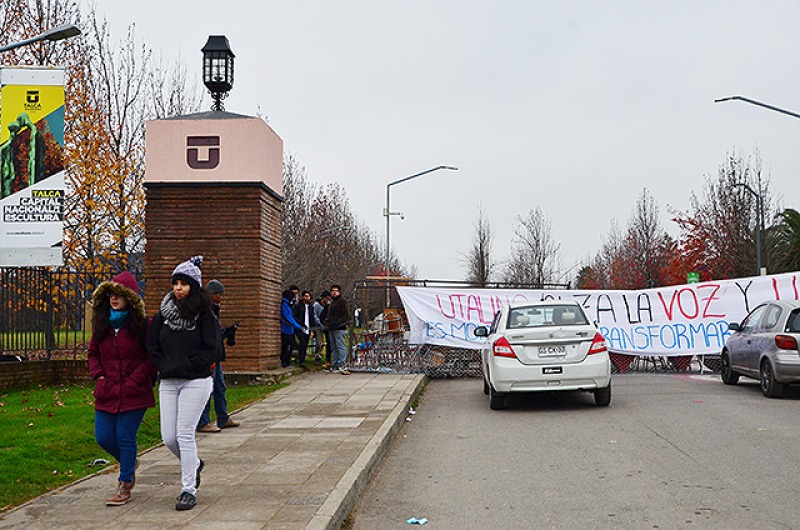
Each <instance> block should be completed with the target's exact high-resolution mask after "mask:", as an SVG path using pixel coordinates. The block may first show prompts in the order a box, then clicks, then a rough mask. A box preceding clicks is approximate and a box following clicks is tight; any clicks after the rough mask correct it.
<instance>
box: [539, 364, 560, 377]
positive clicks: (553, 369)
mask: <svg viewBox="0 0 800 530" xmlns="http://www.w3.org/2000/svg"><path fill="white" fill-rule="evenodd" d="M562 372H563V370H562V368H561V367H560V366H545V367H544V368H542V374H544V375H553V374H560V373H562Z"/></svg>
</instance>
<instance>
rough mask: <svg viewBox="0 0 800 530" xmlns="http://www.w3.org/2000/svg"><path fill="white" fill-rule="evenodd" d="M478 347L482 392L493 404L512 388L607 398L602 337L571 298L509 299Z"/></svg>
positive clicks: (479, 331) (481, 332)
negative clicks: (562, 299) (479, 351)
mask: <svg viewBox="0 0 800 530" xmlns="http://www.w3.org/2000/svg"><path fill="white" fill-rule="evenodd" d="M474 333H475V336H476V337H486V342H485V344H484V345H483V348H482V349H481V367H482V370H483V392H484V393H485V394H488V395H489V406H490V407H491V408H492V409H493V410H498V409H502V408H505V397H506V396H507V395H508V394H510V393H516V392H551V391H569V390H571V391H575V390H583V391H589V392H593V393H594V400H595V403H596V404H597V405H598V406H600V407H605V406H608V404H609V403H611V360H610V358H609V356H608V348H607V346H606V340H605V338H603V336H602V335H601V334H600V332H599V331H598V330H597V327H596V326H595V325H594V324H592V322H591V321H590V320H589V319H588V318H587V317H586V313H585V312H584V311H583V308H582V307H581V306H580V305H578V304H577V303H575V302H569V301H560V300H548V301H544V302H524V303H514V304H510V305H507V306H504V307H503V308H502V309H500V311H498V312H497V314H496V315H495V316H494V321H493V322H492V325H491V327H490V328H486V327H485V326H480V327H478V328H476V329H475V332H474Z"/></svg>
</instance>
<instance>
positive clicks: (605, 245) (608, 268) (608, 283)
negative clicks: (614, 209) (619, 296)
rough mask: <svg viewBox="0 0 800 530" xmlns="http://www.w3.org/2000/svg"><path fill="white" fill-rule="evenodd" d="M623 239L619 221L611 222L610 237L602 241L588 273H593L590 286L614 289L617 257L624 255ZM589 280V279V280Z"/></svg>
mask: <svg viewBox="0 0 800 530" xmlns="http://www.w3.org/2000/svg"><path fill="white" fill-rule="evenodd" d="M622 246H623V237H622V234H621V232H620V228H619V224H617V221H616V220H614V219H612V220H611V228H610V229H609V232H608V235H607V236H606V237H605V238H604V239H603V240H602V243H601V245H600V250H599V251H598V252H597V254H595V255H594V258H593V259H592V261H591V264H590V265H589V266H588V269H589V270H588V271H585V272H586V273H588V272H591V277H590V285H593V286H594V288H596V289H613V288H614V285H615V279H616V277H617V276H619V273H618V271H617V268H618V267H617V266H616V263H617V261H618V260H617V257H618V256H619V255H620V254H621V253H622ZM587 280H588V279H587Z"/></svg>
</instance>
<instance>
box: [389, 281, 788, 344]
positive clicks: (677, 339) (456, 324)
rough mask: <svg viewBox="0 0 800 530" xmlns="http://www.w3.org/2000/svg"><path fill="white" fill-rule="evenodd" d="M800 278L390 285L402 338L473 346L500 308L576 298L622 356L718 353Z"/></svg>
mask: <svg viewBox="0 0 800 530" xmlns="http://www.w3.org/2000/svg"><path fill="white" fill-rule="evenodd" d="M798 276H800V273H795V272H791V273H784V274H776V275H772V276H756V277H750V278H737V279H733V280H716V281H710V282H702V283H692V284H686V285H672V286H667V287H657V288H654V289H642V290H637V291H605V290H591V291H588V290H580V291H579V290H540V289H529V290H526V289H454V288H439V287H397V291H398V293H399V294H400V298H401V299H402V301H403V307H404V308H405V310H406V315H407V316H408V321H409V324H410V326H411V333H410V338H409V341H410V342H412V343H414V344H436V345H440V346H451V347H457V348H470V349H479V348H480V347H481V342H482V341H483V340H484V339H483V338H481V337H476V336H475V334H474V331H475V328H477V327H478V326H487V327H488V326H490V325H491V323H492V320H493V318H494V315H495V313H497V311H498V310H499V309H500V307H501V306H502V305H504V304H507V303H510V302H524V301H534V300H548V299H552V300H575V301H576V302H578V303H579V304H581V306H583V308H584V309H585V311H586V314H587V315H588V316H589V318H590V319H592V320H593V321H594V322H595V323H596V324H597V327H598V329H599V330H600V333H602V334H603V336H604V337H605V339H606V343H607V345H608V349H609V351H610V352H612V353H621V354H627V355H659V356H665V357H672V356H682V355H709V354H719V353H720V352H721V351H722V347H723V346H724V345H725V339H727V338H728V336H729V335H730V331H729V330H728V324H729V323H730V322H741V321H742V319H744V317H745V316H746V315H747V314H748V313H749V312H750V310H752V309H753V308H755V307H756V306H757V305H758V304H760V303H761V302H764V301H766V300H798V299H800V281H798Z"/></svg>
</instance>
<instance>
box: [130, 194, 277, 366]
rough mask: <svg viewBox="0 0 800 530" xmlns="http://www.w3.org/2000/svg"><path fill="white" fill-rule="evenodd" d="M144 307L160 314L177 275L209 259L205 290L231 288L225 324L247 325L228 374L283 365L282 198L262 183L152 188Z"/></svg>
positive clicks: (240, 332) (225, 300)
mask: <svg viewBox="0 0 800 530" xmlns="http://www.w3.org/2000/svg"><path fill="white" fill-rule="evenodd" d="M146 194H147V195H146V196H147V217H146V226H145V230H146V236H147V243H146V247H145V276H146V279H147V281H146V288H145V306H146V308H147V314H148V315H154V314H155V313H157V312H158V308H159V305H160V303H161V299H162V298H163V297H164V295H165V294H166V293H167V291H169V289H170V288H171V278H172V271H173V270H174V269H175V267H176V266H177V265H178V264H179V263H180V262H182V261H186V260H187V259H189V258H190V257H192V256H195V255H198V254H202V255H203V256H204V258H203V266H202V268H201V270H202V273H203V284H204V285H205V284H206V283H208V282H209V280H212V279H215V278H216V279H217V280H219V281H221V282H222V283H223V284H224V285H225V295H224V298H223V302H222V311H221V315H220V319H221V321H222V325H223V326H227V325H230V324H232V323H234V322H238V323H239V324H240V326H239V330H238V332H237V333H236V346H234V347H228V348H226V353H227V360H226V362H225V369H226V370H227V371H262V370H265V369H267V368H272V367H275V366H279V365H280V316H279V309H280V304H279V302H280V295H281V274H282V262H281V212H282V209H283V202H282V198H281V197H280V196H279V195H277V194H276V193H275V192H273V191H272V190H271V189H269V188H268V187H267V186H266V185H264V184H261V183H256V182H254V183H149V184H147V185H146Z"/></svg>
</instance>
